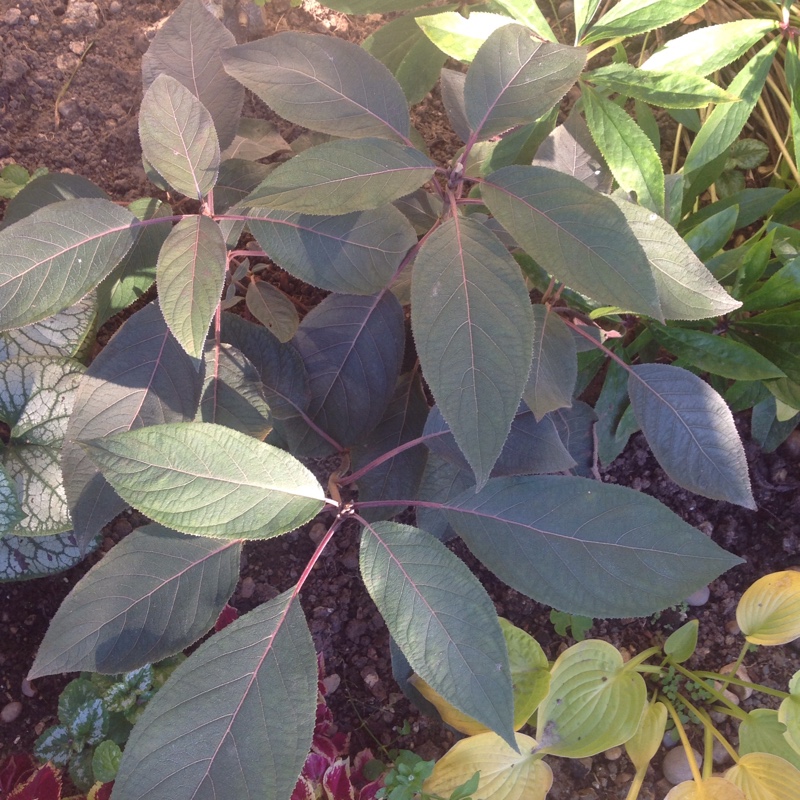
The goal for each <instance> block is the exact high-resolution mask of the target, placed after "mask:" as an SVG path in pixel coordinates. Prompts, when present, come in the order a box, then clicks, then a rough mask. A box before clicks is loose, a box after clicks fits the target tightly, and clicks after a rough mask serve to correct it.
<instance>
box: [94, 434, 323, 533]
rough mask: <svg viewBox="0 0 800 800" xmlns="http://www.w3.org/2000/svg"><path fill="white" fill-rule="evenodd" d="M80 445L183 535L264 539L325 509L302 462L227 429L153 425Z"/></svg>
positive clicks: (124, 491) (126, 492)
mask: <svg viewBox="0 0 800 800" xmlns="http://www.w3.org/2000/svg"><path fill="white" fill-rule="evenodd" d="M81 444H82V446H83V447H84V448H85V449H86V452H87V453H88V454H89V457H90V458H91V459H92V461H94V463H95V464H96V465H97V467H98V468H99V469H100V470H101V471H102V473H103V475H104V476H105V478H106V479H107V480H108V481H109V483H110V484H111V485H112V486H113V487H114V489H116V491H117V492H118V493H119V494H120V495H121V496H122V497H123V498H124V499H125V500H127V501H128V502H129V503H130V504H131V505H133V506H135V507H136V508H139V509H140V510H141V511H142V512H144V513H145V514H147V515H148V516H150V517H152V518H153V519H154V520H155V521H156V522H160V523H161V524H162V525H166V526H168V527H170V528H175V529H176V530H179V531H183V532H184V533H193V534H196V535H198V536H214V537H219V538H223V539H237V538H253V539H266V538H269V537H271V536H277V535H278V534H281V533H285V532H286V531H290V530H293V529H294V528H296V527H298V526H299V525H302V524H303V523H304V522H308V520H310V519H311V518H312V517H313V516H314V515H315V514H316V513H317V512H318V511H319V510H320V509H321V508H322V507H323V505H324V502H323V501H324V495H323V492H322V487H321V486H320V485H319V483H317V480H316V478H315V477H314V476H313V475H312V474H311V473H310V472H309V471H308V470H307V469H306V468H305V467H304V466H303V465H302V464H301V463H300V462H299V461H297V460H296V459H294V458H293V457H292V456H290V455H289V454H288V453H286V452H284V451H283V450H279V449H278V448H276V447H272V446H271V445H268V444H263V443H262V442H259V441H257V440H256V439H253V438H252V437H250V436H245V435H244V434H243V433H239V432H238V431H234V430H231V429H230V428H224V427H222V426H221V425H212V424H211V423H206V422H177V423H173V424H169V425H153V426H151V427H149V428H139V429H138V430H132V431H128V432H126V433H118V434H115V435H113V436H106V437H104V438H102V439H95V440H93V441H90V442H82V443H81Z"/></svg>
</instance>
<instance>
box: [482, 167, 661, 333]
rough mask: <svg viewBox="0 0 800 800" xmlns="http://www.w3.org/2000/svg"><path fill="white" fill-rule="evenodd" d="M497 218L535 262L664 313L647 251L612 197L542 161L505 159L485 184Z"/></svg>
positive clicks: (612, 297) (606, 294)
mask: <svg viewBox="0 0 800 800" xmlns="http://www.w3.org/2000/svg"><path fill="white" fill-rule="evenodd" d="M481 196H482V197H483V199H484V201H485V202H486V204H487V205H488V206H489V209H490V210H491V211H492V213H493V214H494V215H495V217H497V219H498V220H499V221H500V223H501V224H502V225H503V227H504V228H506V229H507V230H508V231H509V233H510V234H511V235H512V236H513V237H514V238H515V239H516V240H517V241H518V242H519V244H520V245H521V246H522V247H523V248H524V249H525V250H527V251H528V252H529V253H535V254H536V260H537V262H538V263H539V264H540V265H541V266H542V267H544V269H546V270H547V271H548V272H550V273H552V274H553V275H555V277H556V278H557V279H558V280H560V281H563V282H564V283H566V284H567V285H568V286H569V287H570V288H572V289H575V290H576V291H579V292H582V293H584V294H587V295H589V296H590V297H592V298H593V299H594V300H597V301H599V302H601V303H608V304H611V305H615V306H622V307H624V308H627V309H630V310H632V311H635V312H638V313H642V314H648V315H650V316H654V317H655V318H656V319H660V318H661V316H662V314H661V309H660V306H659V300H658V296H657V293H656V285H655V281H654V280H653V276H652V275H651V274H650V270H649V269H648V268H647V266H646V265H647V256H646V255H645V253H644V251H643V250H642V247H641V245H640V244H639V242H638V241H637V239H636V237H635V236H634V235H633V233H632V232H631V230H630V228H629V227H628V223H627V221H626V219H625V216H624V215H623V213H622V211H620V210H619V208H618V207H617V206H616V204H615V203H614V201H613V200H611V199H609V198H607V197H604V196H603V195H601V194H599V193H598V192H595V191H593V190H592V189H590V188H589V187H587V186H584V184H583V183H581V182H580V181H579V180H577V179H576V178H573V177H571V176H569V175H564V174H562V173H560V172H556V171H554V170H550V169H545V168H544V167H523V166H514V167H504V168H503V169H500V170H498V171H497V172H494V173H492V174H491V175H490V176H489V178H488V179H486V180H485V181H484V182H483V183H482V184H481Z"/></svg>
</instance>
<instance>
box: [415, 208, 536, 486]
mask: <svg viewBox="0 0 800 800" xmlns="http://www.w3.org/2000/svg"><path fill="white" fill-rule="evenodd" d="M412 281H413V282H412V287H411V324H412V327H413V331H414V338H415V341H416V345H417V353H418V354H419V358H420V363H421V364H422V371H423V374H424V375H425V379H426V381H427V382H428V385H429V386H430V388H431V391H432V392H433V396H434V397H435V398H436V401H437V403H438V404H439V407H440V409H441V412H442V415H443V416H444V418H445V419H446V420H447V422H448V425H449V426H450V429H451V430H452V431H453V435H454V436H455V439H456V442H458V446H459V447H460V448H461V450H462V451H463V452H464V455H465V456H466V457H467V460H468V461H469V463H470V466H471V467H472V469H473V470H474V472H475V476H476V480H477V482H478V484H479V485H483V484H484V483H486V481H487V479H488V478H489V474H490V472H491V469H492V466H493V465H494V463H495V461H496V460H497V457H498V456H499V455H500V451H501V450H502V449H503V444H504V442H505V440H506V437H507V436H508V431H509V429H510V427H511V421H512V420H513V418H514V415H515V414H516V411H517V406H518V405H519V398H520V396H521V395H522V390H523V389H524V388H525V383H526V381H527V378H528V371H529V369H530V363H531V342H532V341H533V315H532V312H531V306H530V300H529V299H528V293H527V290H526V288H525V284H524V282H523V281H522V277H521V275H520V272H519V267H518V266H517V265H516V262H515V261H514V260H513V259H512V258H511V256H510V255H509V254H508V251H507V250H506V249H505V247H503V245H502V244H501V243H500V242H499V240H498V239H497V238H496V237H495V236H494V234H492V233H491V232H490V231H489V230H488V229H487V228H486V227H485V226H483V225H481V224H480V223H479V222H475V221H473V220H471V219H469V218H462V217H460V216H455V217H451V218H450V219H448V220H447V221H446V222H444V223H443V224H442V225H441V226H440V227H439V228H438V229H437V230H436V231H435V232H434V233H433V234H431V235H430V236H429V238H428V239H427V240H426V241H425V244H424V245H423V246H422V248H421V249H420V251H419V253H418V255H417V258H416V262H415V265H414V274H413V279H412Z"/></svg>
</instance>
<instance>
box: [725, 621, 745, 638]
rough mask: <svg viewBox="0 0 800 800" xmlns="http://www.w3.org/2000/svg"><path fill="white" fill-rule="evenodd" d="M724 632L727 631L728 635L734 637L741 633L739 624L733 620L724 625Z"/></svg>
mask: <svg viewBox="0 0 800 800" xmlns="http://www.w3.org/2000/svg"><path fill="white" fill-rule="evenodd" d="M725 630H726V631H728V633H732V634H733V635H734V636H738V635H739V634H740V633H741V632H742V629H741V628H740V627H739V623H738V622H737V621H736V620H735V619H732V620H729V621H728V622H726V623H725Z"/></svg>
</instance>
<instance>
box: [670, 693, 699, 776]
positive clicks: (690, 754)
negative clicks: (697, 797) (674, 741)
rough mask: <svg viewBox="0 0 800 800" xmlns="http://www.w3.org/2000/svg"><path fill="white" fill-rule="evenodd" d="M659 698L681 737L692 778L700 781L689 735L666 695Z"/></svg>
mask: <svg viewBox="0 0 800 800" xmlns="http://www.w3.org/2000/svg"><path fill="white" fill-rule="evenodd" d="M660 700H661V702H662V703H663V704H664V705H665V706H666V707H667V711H669V715H670V716H671V717H672V721H673V722H674V723H675V730H676V731H678V736H680V737H681V744H682V745H683V749H684V750H685V751H686V760H687V762H688V763H689V769H690V770H691V771H692V778H693V779H694V781H695V783H697V784H699V783H701V781H702V777H701V775H700V770H699V769H698V768H697V762H696V761H695V760H694V752H693V751H692V745H691V744H690V743H689V737H688V736H687V735H686V729H685V728H684V727H683V723H682V722H681V719H680V717H679V716H678V712H677V711H676V710H675V706H673V705H672V703H671V702H670V701H669V700H668V699H667V698H666V697H661V698H660Z"/></svg>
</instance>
